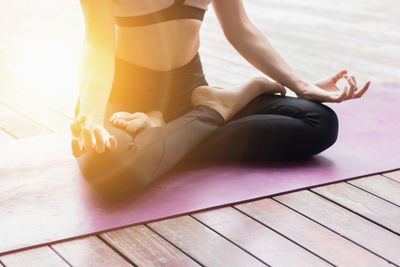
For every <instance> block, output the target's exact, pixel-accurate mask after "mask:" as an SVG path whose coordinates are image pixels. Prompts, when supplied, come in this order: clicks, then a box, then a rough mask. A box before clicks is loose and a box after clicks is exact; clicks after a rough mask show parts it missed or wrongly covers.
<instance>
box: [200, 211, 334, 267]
mask: <svg viewBox="0 0 400 267" xmlns="http://www.w3.org/2000/svg"><path fill="white" fill-rule="evenodd" d="M192 216H193V217H194V218H196V219H197V220H199V221H201V222H202V223H204V224H206V225H207V226H208V227H210V228H212V229H213V230H214V231H216V232H217V233H219V234H220V235H222V236H224V237H225V238H226V239H229V240H230V241H231V242H233V243H235V244H236V245H237V246H239V247H241V248H242V249H244V250H246V251H247V252H249V253H250V254H252V255H254V256H255V257H257V258H259V259H260V260H262V261H263V262H265V263H267V264H268V265H271V266H278V265H281V266H298V265H300V266H306V265H308V266H330V264H328V263H327V262H326V261H324V260H322V259H321V258H319V257H317V256H315V255H314V254H312V253H310V252H308V251H307V250H305V249H304V248H302V247H300V246H298V245H296V244H295V243H293V242H291V241H290V240H288V239H286V238H284V237H283V236H281V235H280V234H278V233H276V232H274V231H272V230H271V229H269V228H267V227H265V226H264V225H262V224H261V223H259V222H257V221H255V220H253V219H252V218H250V217H248V216H246V215H244V214H243V213H241V212H239V211H237V210H235V209H234V208H232V207H227V208H222V209H214V210H210V211H206V212H200V213H195V214H192Z"/></svg>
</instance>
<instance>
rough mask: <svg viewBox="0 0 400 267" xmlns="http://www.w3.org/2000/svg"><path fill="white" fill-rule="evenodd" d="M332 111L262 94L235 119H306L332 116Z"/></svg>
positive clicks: (291, 98)
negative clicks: (263, 116)
mask: <svg viewBox="0 0 400 267" xmlns="http://www.w3.org/2000/svg"><path fill="white" fill-rule="evenodd" d="M326 113H332V110H331V109H330V108H329V107H328V106H325V105H324V104H322V103H320V102H317V101H312V100H307V99H302V98H296V97H291V96H281V95H273V94H261V95H259V96H258V97H256V98H255V99H253V100H252V101H251V102H250V103H249V104H248V105H246V106H245V107H244V108H243V109H242V110H241V111H240V112H239V113H238V114H237V115H236V116H235V117H234V119H239V118H242V117H246V116H249V115H254V114H276V115H284V116H289V117H292V118H300V119H305V118H307V117H309V118H312V117H318V116H319V115H320V114H321V115H328V116H329V115H331V114H326Z"/></svg>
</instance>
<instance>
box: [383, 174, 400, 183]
mask: <svg viewBox="0 0 400 267" xmlns="http://www.w3.org/2000/svg"><path fill="white" fill-rule="evenodd" d="M380 175H382V176H383V177H385V178H388V179H389V180H392V181H394V182H396V183H400V182H399V181H397V180H396V179H393V178H392V177H390V176H387V175H385V174H380Z"/></svg>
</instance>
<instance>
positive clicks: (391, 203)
mask: <svg viewBox="0 0 400 267" xmlns="http://www.w3.org/2000/svg"><path fill="white" fill-rule="evenodd" d="M385 178H387V177H386V176H385ZM390 180H393V179H390ZM396 182H397V181H396ZM345 183H348V184H349V185H352V186H354V187H356V188H358V189H360V190H363V191H364V192H367V193H369V194H371V195H373V196H376V197H378V198H380V199H382V200H385V201H386V202H388V203H390V204H393V205H395V206H397V207H399V208H400V206H399V205H397V204H396V203H393V202H391V201H389V200H387V199H385V198H383V197H381V196H379V195H376V194H374V193H372V192H370V191H368V190H365V189H364V188H362V187H359V186H357V185H354V184H351V183H349V182H347V181H345Z"/></svg>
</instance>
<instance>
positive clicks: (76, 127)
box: [71, 120, 82, 137]
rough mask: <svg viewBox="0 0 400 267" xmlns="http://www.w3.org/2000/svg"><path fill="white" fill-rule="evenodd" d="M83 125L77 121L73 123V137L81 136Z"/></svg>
mask: <svg viewBox="0 0 400 267" xmlns="http://www.w3.org/2000/svg"><path fill="white" fill-rule="evenodd" d="M81 130H82V128H81V124H80V123H79V121H77V120H75V121H74V122H73V123H71V132H72V135H73V136H76V137H78V136H79V135H80V134H81Z"/></svg>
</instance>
